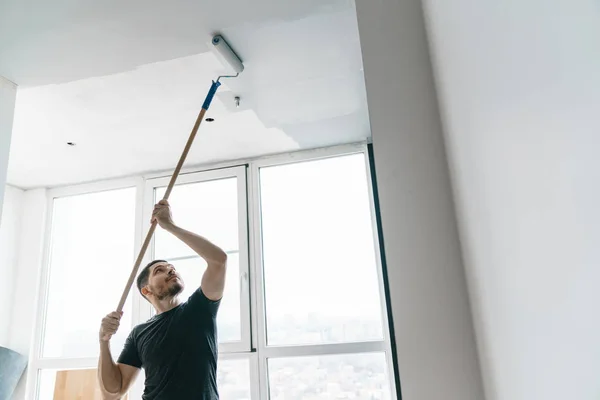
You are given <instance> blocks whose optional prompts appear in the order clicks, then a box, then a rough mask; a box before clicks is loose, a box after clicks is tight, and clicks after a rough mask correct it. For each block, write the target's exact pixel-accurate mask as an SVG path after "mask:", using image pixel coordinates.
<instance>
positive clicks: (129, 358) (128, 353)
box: [117, 330, 142, 368]
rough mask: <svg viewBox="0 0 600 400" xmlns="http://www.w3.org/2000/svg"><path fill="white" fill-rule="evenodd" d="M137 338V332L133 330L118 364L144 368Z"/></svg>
mask: <svg viewBox="0 0 600 400" xmlns="http://www.w3.org/2000/svg"><path fill="white" fill-rule="evenodd" d="M135 337H136V335H135V330H132V331H131V333H130V334H129V336H127V340H126V341H125V346H124V347H123V351H121V355H120V356H119V359H118V360H117V362H118V363H119V364H126V365H131V366H132V367H136V368H142V360H141V359H140V353H139V352H138V349H137V345H136V340H135Z"/></svg>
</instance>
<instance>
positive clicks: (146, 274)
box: [136, 260, 167, 300]
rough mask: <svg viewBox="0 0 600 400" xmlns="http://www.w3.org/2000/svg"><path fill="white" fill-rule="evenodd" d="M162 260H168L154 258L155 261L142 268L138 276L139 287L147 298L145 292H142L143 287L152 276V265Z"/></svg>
mask: <svg viewBox="0 0 600 400" xmlns="http://www.w3.org/2000/svg"><path fill="white" fill-rule="evenodd" d="M160 262H164V263H166V262H167V261H165V260H154V261H152V262H150V263H148V265H146V266H145V267H144V269H143V270H142V272H140V274H139V275H138V277H137V281H136V283H137V287H138V290H139V291H140V294H141V295H142V297H143V298H146V296H144V293H142V288H143V287H144V286H146V285H147V284H148V279H149V278H150V269H151V268H152V266H153V265H154V264H158V263H160ZM146 300H148V299H146Z"/></svg>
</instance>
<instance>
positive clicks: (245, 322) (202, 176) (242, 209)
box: [138, 165, 251, 354]
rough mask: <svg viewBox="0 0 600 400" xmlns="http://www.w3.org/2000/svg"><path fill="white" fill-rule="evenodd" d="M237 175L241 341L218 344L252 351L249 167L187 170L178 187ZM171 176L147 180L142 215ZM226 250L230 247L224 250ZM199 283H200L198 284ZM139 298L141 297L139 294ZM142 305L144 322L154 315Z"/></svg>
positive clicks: (146, 222)
mask: <svg viewBox="0 0 600 400" xmlns="http://www.w3.org/2000/svg"><path fill="white" fill-rule="evenodd" d="M228 178H236V179H237V193H238V244H239V257H238V259H239V272H240V277H239V278H240V313H241V315H240V329H241V331H240V334H241V341H240V342H236V343H219V353H221V354H226V353H242V352H250V351H251V340H250V337H251V324H250V285H249V279H248V277H249V274H250V265H249V264H250V261H249V260H250V256H249V248H248V235H247V232H248V205H247V201H246V198H247V196H246V193H247V183H246V166H244V165H242V166H237V167H229V168H222V169H215V170H210V171H200V172H193V173H187V174H184V175H182V176H180V177H179V179H178V180H177V183H176V186H178V185H185V184H194V183H201V182H210V181H215V180H220V179H228ZM170 179H171V178H170V177H159V178H152V179H148V180H146V184H145V188H144V204H143V209H144V211H143V214H144V215H150V213H151V211H152V208H153V207H154V204H155V201H158V200H159V199H156V200H155V196H154V193H155V189H156V188H161V187H165V186H167V185H168V183H169V180H170ZM142 224H143V229H142V230H143V231H144V232H147V231H148V229H149V228H150V220H149V219H148V218H146V219H145V220H143V222H142ZM155 239H156V236H153V237H152V241H151V242H150V246H149V248H148V251H147V252H146V254H145V255H144V259H143V261H142V265H145V264H146V263H148V262H150V261H152V259H153V257H154V243H155ZM223 250H225V251H227V250H229V249H223ZM199 285H200V283H199V282H198V286H199ZM138 297H140V296H138ZM144 303H145V304H143V305H142V306H141V316H142V317H143V318H142V319H141V320H142V321H145V320H147V319H149V318H151V317H152V306H151V305H150V304H149V303H148V302H146V301H145V302H144Z"/></svg>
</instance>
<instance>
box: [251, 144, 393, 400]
mask: <svg viewBox="0 0 600 400" xmlns="http://www.w3.org/2000/svg"><path fill="white" fill-rule="evenodd" d="M258 174H259V194H260V199H259V200H260V202H259V203H260V204H259V205H257V207H259V215H260V222H261V224H260V227H259V228H258V229H259V232H260V238H261V239H262V241H261V243H260V244H261V250H262V251H261V252H260V253H261V254H262V262H261V266H262V279H261V282H262V290H261V291H260V292H261V293H262V296H261V299H262V302H263V305H262V307H260V310H259V313H261V315H262V316H263V318H264V323H262V324H260V326H261V327H264V334H263V337H262V343H261V346H262V347H263V348H262V351H259V355H261V356H262V357H263V358H264V359H265V361H266V364H267V371H266V372H267V375H268V378H267V381H268V392H269V394H270V398H271V400H275V399H291V400H293V399H306V398H315V399H325V398H361V399H390V398H391V395H392V390H391V384H390V382H391V381H390V379H389V378H390V374H388V373H387V371H388V370H389V366H388V364H387V363H388V361H387V359H388V358H386V352H388V347H387V345H386V341H385V338H386V337H385V335H384V312H383V310H384V308H383V307H382V304H383V302H382V300H383V298H382V295H381V291H380V284H379V282H380V275H379V270H380V269H379V266H378V262H377V253H376V248H375V240H374V234H373V232H374V230H373V221H372V218H371V205H370V192H369V183H368V176H367V169H366V165H365V157H364V155H363V154H353V155H348V156H342V157H333V158H326V159H321V160H316V161H304V162H297V163H293V164H285V165H274V166H269V165H267V166H263V167H258Z"/></svg>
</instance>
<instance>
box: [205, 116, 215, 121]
mask: <svg viewBox="0 0 600 400" xmlns="http://www.w3.org/2000/svg"><path fill="white" fill-rule="evenodd" d="M214 120H215V119H214V118H210V117H209V118H206V119H205V121H206V122H213V121H214Z"/></svg>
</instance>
